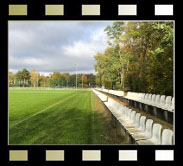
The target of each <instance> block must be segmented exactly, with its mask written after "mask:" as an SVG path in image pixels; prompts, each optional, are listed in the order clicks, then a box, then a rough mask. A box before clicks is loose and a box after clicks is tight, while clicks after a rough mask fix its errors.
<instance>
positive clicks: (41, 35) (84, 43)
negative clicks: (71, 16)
mask: <svg viewBox="0 0 183 166" xmlns="http://www.w3.org/2000/svg"><path fill="white" fill-rule="evenodd" d="M109 24H110V25H111V24H112V22H89V21H87V22H69V21H55V22H53V21H50V22H43V21H41V22H38V21H27V22H25V21H23V22H21V21H16V22H12V21H11V22H10V23H9V69H11V70H12V71H17V70H21V69H23V68H27V69H28V70H32V69H37V70H39V71H40V72H55V71H59V72H74V71H75V64H76V63H77V64H78V66H79V67H78V70H79V71H83V72H91V71H94V64H95V61H94V58H93V56H94V54H96V53H97V52H99V51H100V52H101V51H104V49H105V48H106V46H107V44H106V39H105V34H104V32H103V29H104V28H105V27H106V26H107V25H109Z"/></svg>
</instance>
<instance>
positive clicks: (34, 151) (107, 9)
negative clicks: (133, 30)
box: [0, 0, 183, 166]
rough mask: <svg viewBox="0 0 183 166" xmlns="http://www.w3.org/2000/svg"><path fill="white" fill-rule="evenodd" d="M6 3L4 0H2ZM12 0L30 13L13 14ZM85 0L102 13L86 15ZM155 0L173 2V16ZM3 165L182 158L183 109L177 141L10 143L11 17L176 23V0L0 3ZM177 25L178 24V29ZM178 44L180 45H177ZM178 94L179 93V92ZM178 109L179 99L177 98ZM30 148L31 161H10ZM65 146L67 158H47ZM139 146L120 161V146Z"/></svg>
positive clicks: (142, 162)
mask: <svg viewBox="0 0 183 166" xmlns="http://www.w3.org/2000/svg"><path fill="white" fill-rule="evenodd" d="M0 3H2V2H0ZM9 4H27V5H28V15H27V16H9V15H8V5H9ZM45 4H64V16H45V15H44V13H45V9H44V5H45ZM82 4H100V5H101V9H100V11H101V15H100V16H82V15H81V5H82ZM118 4H137V16H118ZM155 4H173V5H174V15H173V16H155V15H154V5H155ZM0 14H1V17H0V18H1V19H0V73H1V74H0V76H1V81H0V89H1V90H0V97H1V99H0V126H1V128H0V146H1V148H0V165H4V166H8V165H9V166H13V165H14V166H16V165H17V166H18V165H20V166H21V165H22V166H23V165H25V166H26V165H29V166H32V165H46V166H51V165H64V166H67V165H68V166H70V165H75V164H77V165H81V166H82V165H83V166H84V165H89V166H90V165H93V164H95V165H96V166H99V165H101V166H104V165H106V164H109V165H114V166H117V165H123V164H124V165H125V166H128V165H131V164H133V165H138V166H146V165H151V164H152V165H154V166H156V165H157V166H160V165H161V166H170V165H171V166H172V165H178V162H180V161H182V162H183V159H182V155H183V150H182V139H181V138H183V137H182V133H183V132H182V131H183V130H182V128H183V127H182V126H183V125H182V112H181V110H180V111H179V112H178V111H176V114H175V128H176V133H175V135H176V136H175V145H171V146H168V145H159V146H158V145H153V146H150V145H147V146H143V145H142V146H141V145H8V130H7V127H8V120H7V119H8V112H7V109H8V21H10V20H78V21H79V20H97V21H99V20H163V21H164V20H173V21H175V24H176V3H175V0H151V1H150V0H111V1H110V2H107V1H106V0H18V1H17V0H8V1H6V2H5V3H4V4H1V5H0ZM176 29H177V28H175V31H176ZM175 47H176V46H175ZM175 96H176V95H175ZM175 104H176V105H175V110H176V108H178V107H176V106H177V100H176V102H175ZM24 149H25V150H28V152H29V155H28V159H29V160H28V161H26V162H13V161H9V150H24ZM49 149H50V150H64V151H65V160H64V161H63V162H48V161H46V160H45V153H46V152H45V151H46V150H49ZM87 149H88V150H95V149H96V150H101V161H92V162H90V161H88V162H86V161H82V150H87ZM129 149H131V150H137V151H138V161H118V150H129ZM155 150H174V161H155Z"/></svg>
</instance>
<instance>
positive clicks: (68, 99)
mask: <svg viewBox="0 0 183 166" xmlns="http://www.w3.org/2000/svg"><path fill="white" fill-rule="evenodd" d="M73 96H76V94H74V95H72V96H70V97H68V98H66V99H64V100H61V101H59V102H57V103H55V104H52V105H50V106H49V107H47V108H45V109H43V110H41V111H39V112H36V113H35V114H33V115H31V116H29V117H27V118H25V119H23V120H21V121H19V122H17V123H15V124H14V125H12V126H11V128H12V127H14V126H16V125H18V124H20V123H22V122H24V121H26V120H29V119H31V118H32V117H34V116H36V115H38V114H40V113H42V112H44V111H46V110H48V109H50V108H52V107H54V106H56V105H58V104H60V103H63V102H65V101H66V100H69V99H70V98H72V97H73Z"/></svg>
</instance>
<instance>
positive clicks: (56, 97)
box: [9, 90, 125, 145]
mask: <svg viewBox="0 0 183 166" xmlns="http://www.w3.org/2000/svg"><path fill="white" fill-rule="evenodd" d="M123 143H125V139H124V137H123V136H122V135H121V134H120V132H119V131H118V129H117V128H116V126H115V125H114V123H113V122H112V120H111V118H110V116H109V114H108V113H107V111H106V110H105V109H104V107H103V105H102V104H101V102H100V101H99V99H98V98H97V97H96V96H95V94H94V93H93V92H92V91H90V90H9V144H23V145H25V144H26V145H27V144H29V145H32V144H39V145H42V144H123Z"/></svg>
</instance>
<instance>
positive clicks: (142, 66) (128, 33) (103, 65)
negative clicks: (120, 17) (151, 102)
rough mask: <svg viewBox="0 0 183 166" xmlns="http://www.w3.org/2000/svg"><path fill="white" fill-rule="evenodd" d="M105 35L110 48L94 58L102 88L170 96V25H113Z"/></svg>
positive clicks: (171, 56) (147, 23)
mask: <svg viewBox="0 0 183 166" xmlns="http://www.w3.org/2000/svg"><path fill="white" fill-rule="evenodd" d="M105 31H106V33H107V35H108V43H109V47H108V48H106V51H105V52H104V53H103V54H102V53H98V54H97V55H96V56H95V60H96V62H97V63H96V65H95V69H96V72H97V79H98V78H101V82H102V84H103V85H104V84H105V82H104V80H105V79H107V80H108V81H110V82H111V84H112V85H113V86H112V88H114V89H123V90H124V89H128V90H131V91H136V92H145V93H157V94H165V95H173V22H114V23H113V25H112V26H107V28H106V29H105ZM98 83H99V81H97V84H98ZM119 83H120V86H119ZM108 84H109V83H108ZM98 85H99V84H98Z"/></svg>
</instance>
